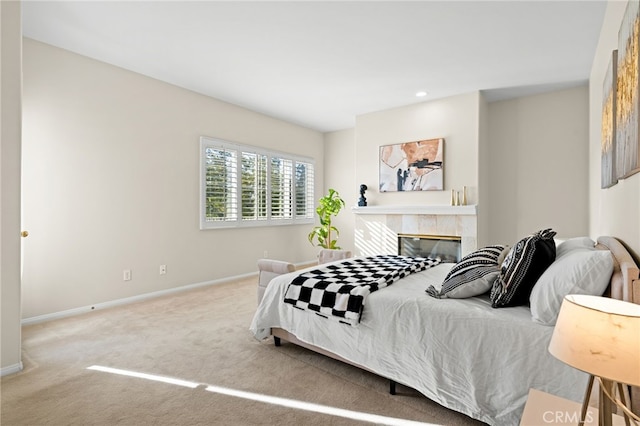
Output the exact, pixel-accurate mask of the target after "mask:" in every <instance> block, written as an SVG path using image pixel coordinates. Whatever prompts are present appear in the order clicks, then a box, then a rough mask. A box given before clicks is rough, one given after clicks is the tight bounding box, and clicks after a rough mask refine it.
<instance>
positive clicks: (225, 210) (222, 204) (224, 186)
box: [204, 146, 238, 222]
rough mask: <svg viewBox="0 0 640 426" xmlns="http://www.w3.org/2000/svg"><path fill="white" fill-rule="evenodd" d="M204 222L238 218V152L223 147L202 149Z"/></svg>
mask: <svg viewBox="0 0 640 426" xmlns="http://www.w3.org/2000/svg"><path fill="white" fill-rule="evenodd" d="M204 155H205V162H204V169H205V171H204V175H205V177H204V180H205V182H204V183H205V189H204V197H205V199H206V209H205V212H204V213H205V215H204V217H205V221H206V222H220V221H230V220H236V219H237V218H238V191H237V183H238V173H237V163H238V152H237V151H235V150H231V149H228V148H225V147H220V146H218V147H216V146H210V147H206V148H205V149H204Z"/></svg>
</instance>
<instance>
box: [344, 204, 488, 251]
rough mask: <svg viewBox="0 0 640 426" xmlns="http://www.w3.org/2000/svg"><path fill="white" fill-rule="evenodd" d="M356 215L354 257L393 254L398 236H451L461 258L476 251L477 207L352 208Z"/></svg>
mask: <svg viewBox="0 0 640 426" xmlns="http://www.w3.org/2000/svg"><path fill="white" fill-rule="evenodd" d="M351 210H352V211H353V213H354V214H355V215H356V223H355V246H356V247H355V249H356V250H355V251H356V253H355V254H356V255H358V256H368V255H373V254H379V253H383V254H397V252H398V234H412V235H428V236H430V237H437V236H455V237H460V238H461V242H462V247H461V255H462V256H465V255H467V254H469V253H471V252H472V251H474V250H477V248H478V247H477V245H478V244H477V240H478V232H477V223H478V219H477V206H475V205H471V206H397V205H393V206H391V205H389V206H366V207H352V209H351Z"/></svg>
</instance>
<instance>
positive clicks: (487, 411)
mask: <svg viewBox="0 0 640 426" xmlns="http://www.w3.org/2000/svg"><path fill="white" fill-rule="evenodd" d="M452 266H453V264H441V265H438V266H435V267H433V268H430V269H428V270H426V271H423V272H420V273H417V274H412V275H410V276H408V277H406V278H403V279H401V280H399V281H397V282H395V283H394V284H392V285H391V286H389V287H387V288H384V289H381V290H378V291H376V292H374V293H372V294H371V295H369V297H368V298H367V301H366V305H365V307H364V310H363V313H362V318H361V322H360V324H359V325H357V326H349V325H346V324H341V323H338V322H336V321H331V320H327V319H326V318H322V317H319V316H318V315H315V314H314V313H309V312H306V311H301V310H300V309H296V308H294V307H293V306H291V305H288V304H285V303H283V302H282V300H283V298H284V293H285V291H286V287H287V284H288V283H289V282H290V281H291V278H292V277H294V276H296V275H297V274H299V273H300V272H301V271H297V272H293V273H291V274H286V275H281V276H279V277H276V278H275V279H274V280H273V281H272V282H271V283H270V285H269V287H268V288H267V290H266V292H265V295H264V298H263V300H262V302H261V303H260V305H259V306H258V310H257V312H256V314H255V316H254V318H253V321H252V323H251V327H250V330H251V332H252V333H253V334H254V336H255V337H256V338H257V339H264V338H266V337H268V336H269V333H270V328H271V327H280V328H282V329H285V330H287V331H289V332H290V333H293V334H295V335H296V336H297V337H298V338H299V339H300V340H302V341H304V342H306V343H310V344H312V345H315V346H318V347H320V348H323V349H325V350H328V351H330V352H333V353H335V354H338V355H340V356H341V357H343V358H346V359H348V360H350V361H352V362H355V363H357V364H360V365H363V366H366V367H367V368H368V369H370V370H371V371H373V372H375V373H377V374H379V375H380V376H383V377H386V378H389V379H393V380H395V381H397V382H399V383H402V384H405V385H407V386H409V387H411V388H414V389H416V390H418V391H419V392H421V393H422V394H424V395H425V396H426V397H428V398H430V399H432V400H434V401H436V402H438V403H440V404H442V405H444V406H445V407H448V408H450V409H453V410H456V411H459V412H462V413H465V414H467V415H469V416H471V417H473V418H476V419H478V420H481V421H484V422H487V423H489V424H495V425H517V424H519V421H520V417H521V415H522V410H523V409H524V404H525V402H526V398H527V394H528V392H529V389H530V388H535V389H539V390H542V391H545V392H549V393H552V394H554V395H558V396H561V397H564V398H568V399H571V400H574V401H581V400H582V397H583V394H584V390H585V388H586V384H587V378H588V377H587V375H586V374H585V373H583V372H580V371H578V370H576V369H574V368H572V367H569V366H567V365H566V364H564V363H562V362H560V361H558V360H557V359H555V358H554V357H553V356H552V355H550V354H549V352H548V350H547V347H548V345H549V340H550V338H551V334H552V332H553V328H552V327H548V326H543V325H540V324H536V323H534V322H533V321H532V320H531V312H530V310H529V308H528V307H524V306H520V307H515V308H500V309H494V308H491V305H490V301H489V299H488V297H474V298H469V299H435V298H432V297H430V296H428V295H427V294H426V292H425V289H426V288H427V287H428V286H429V285H434V286H435V287H436V289H440V287H441V283H442V281H443V279H444V277H445V276H446V274H447V272H448V271H449V269H450V268H451V267H452ZM310 269H311V268H310Z"/></svg>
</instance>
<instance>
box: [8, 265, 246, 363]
mask: <svg viewBox="0 0 640 426" xmlns="http://www.w3.org/2000/svg"><path fill="white" fill-rule="evenodd" d="M253 276H257V272H252V273H249V274H242V275H236V276H233V277H227V278H220V279H217V280H211V281H203V282H200V283H195V284H189V285H185V286H181V287H174V288H169V289H166V290H160V291H154V292H151V293H145V294H140V295H138V296H132V297H126V298H124V299H117V300H112V301H109V302H103V303H97V304H95V305H90V306H83V307H80V308H74V309H68V310H66V311H60V312H53V313H51V314H45V315H38V316H36V317H30V318H23V319H22V321H21V322H20V323H21V324H22V325H31V324H38V323H41V322H46V321H51V320H55V319H60V318H66V317H70V316H74V315H80V314H86V313H88V312H91V311H97V310H100V309H107V308H113V307H115V306H122V305H127V304H130V303H135V302H141V301H143V300H149V299H154V298H156V297H161V296H167V295H170V294H175V293H181V292H183V291H188V290H194V289H196V288H200V287H208V286H212V285H217V284H224V283H228V282H230V281H236V280H242V279H245V278H250V277H253ZM256 287H257V281H256ZM21 369H22V368H21Z"/></svg>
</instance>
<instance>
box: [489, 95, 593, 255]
mask: <svg viewBox="0 0 640 426" xmlns="http://www.w3.org/2000/svg"><path fill="white" fill-rule="evenodd" d="M588 99H589V93H588V90H587V86H586V85H584V86H579V87H575V88H572V89H567V90H561V91H556V92H550V93H544V94H540V95H534V96H526V97H522V98H517V99H513V100H507V101H501V102H492V103H490V104H489V155H488V158H487V159H486V161H483V162H482V164H481V167H482V168H486V169H488V170H489V188H488V189H489V197H490V200H491V211H490V215H489V234H490V237H491V239H492V240H493V241H492V242H494V243H507V244H512V243H514V242H516V241H517V240H518V239H519V238H522V237H523V236H525V235H528V234H530V233H531V232H534V231H537V230H538V229H542V228H547V227H550V228H553V229H554V230H555V231H556V232H557V233H558V237H561V238H568V237H574V236H580V235H587V234H588V214H587V211H588V207H587V206H588V182H589V166H588V164H589V161H588V125H589V124H588V123H589V122H588V119H589V115H588V102H589V101H588ZM483 207H484V206H481V208H483Z"/></svg>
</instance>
